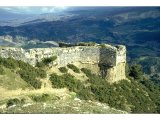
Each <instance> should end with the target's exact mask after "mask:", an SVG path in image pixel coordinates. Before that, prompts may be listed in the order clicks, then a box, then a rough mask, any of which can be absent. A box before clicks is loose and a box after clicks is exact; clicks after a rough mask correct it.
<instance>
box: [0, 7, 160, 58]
mask: <svg viewBox="0 0 160 120" xmlns="http://www.w3.org/2000/svg"><path fill="white" fill-rule="evenodd" d="M2 15H3V16H4V18H6V20H5V19H3V21H2V20H0V36H5V35H10V36H12V37H13V38H16V36H21V37H25V38H27V39H26V40H25V41H30V40H32V41H33V40H34V39H38V40H39V41H43V42H44V41H56V42H62V41H63V42H68V43H76V42H81V41H83V42H88V41H93V42H97V43H110V44H124V45H126V46H127V48H128V51H129V52H128V54H129V55H130V57H138V56H145V55H150V56H159V55H160V49H159V48H160V7H70V8H68V9H66V10H65V11H61V12H58V13H56V12H54V13H43V14H34V15H33V14H19V13H18V14H16V13H9V12H8V11H7V13H5V12H4V11H0V18H2V17H3V16H2ZM5 15H6V16H9V17H10V18H7V17H5ZM14 16H16V17H17V16H18V17H17V18H16V19H14Z"/></svg>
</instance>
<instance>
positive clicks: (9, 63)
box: [0, 57, 18, 69]
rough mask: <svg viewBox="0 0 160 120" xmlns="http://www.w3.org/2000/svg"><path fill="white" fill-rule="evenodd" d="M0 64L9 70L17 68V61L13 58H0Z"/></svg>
mask: <svg viewBox="0 0 160 120" xmlns="http://www.w3.org/2000/svg"><path fill="white" fill-rule="evenodd" d="M0 64H1V65H3V66H5V67H6V68H9V69H16V68H17V67H18V64H17V61H16V60H14V59H13V58H1V57H0Z"/></svg>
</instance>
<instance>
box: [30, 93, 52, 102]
mask: <svg viewBox="0 0 160 120" xmlns="http://www.w3.org/2000/svg"><path fill="white" fill-rule="evenodd" d="M31 98H32V100H33V101H35V102H47V101H49V100H51V96H50V95H49V94H45V93H43V94H42V95H32V96H31Z"/></svg>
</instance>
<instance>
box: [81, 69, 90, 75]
mask: <svg viewBox="0 0 160 120" xmlns="http://www.w3.org/2000/svg"><path fill="white" fill-rule="evenodd" d="M81 71H82V72H83V73H85V74H86V76H87V77H90V76H92V72H91V70H90V69H87V68H81Z"/></svg>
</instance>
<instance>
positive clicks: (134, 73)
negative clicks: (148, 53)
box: [129, 64, 143, 80]
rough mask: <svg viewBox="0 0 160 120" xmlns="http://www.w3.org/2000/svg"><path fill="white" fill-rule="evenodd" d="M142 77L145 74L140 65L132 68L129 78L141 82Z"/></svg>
mask: <svg viewBox="0 0 160 120" xmlns="http://www.w3.org/2000/svg"><path fill="white" fill-rule="evenodd" d="M142 75H143V72H142V68H141V66H140V65H138V64H135V65H132V66H131V67H130V72H129V76H131V77H133V78H134V79H137V80H140V79H142Z"/></svg>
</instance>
